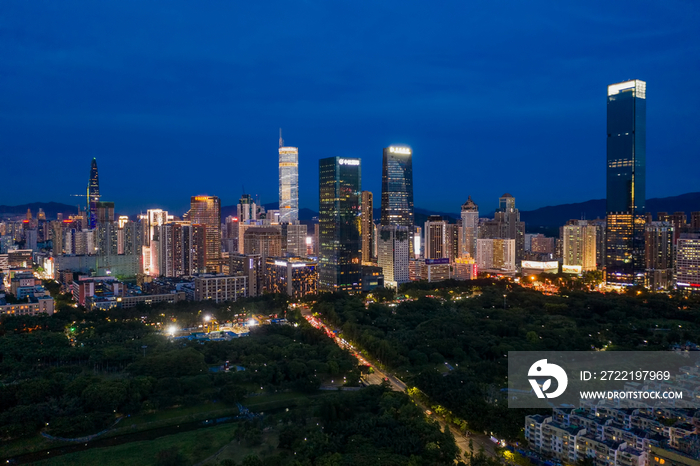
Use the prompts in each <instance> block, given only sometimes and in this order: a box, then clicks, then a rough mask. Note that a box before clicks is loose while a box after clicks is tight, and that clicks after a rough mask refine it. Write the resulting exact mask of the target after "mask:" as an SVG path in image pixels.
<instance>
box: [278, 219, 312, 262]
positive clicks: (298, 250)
mask: <svg viewBox="0 0 700 466" xmlns="http://www.w3.org/2000/svg"><path fill="white" fill-rule="evenodd" d="M279 228H280V230H281V232H282V255H283V256H290V257H306V255H307V254H306V235H307V233H308V230H307V228H306V225H300V224H291V223H282V224H281V225H279Z"/></svg>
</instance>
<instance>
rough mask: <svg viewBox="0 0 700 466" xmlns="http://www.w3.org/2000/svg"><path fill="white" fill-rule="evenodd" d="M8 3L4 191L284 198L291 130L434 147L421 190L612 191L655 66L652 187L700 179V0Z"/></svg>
mask: <svg viewBox="0 0 700 466" xmlns="http://www.w3.org/2000/svg"><path fill="white" fill-rule="evenodd" d="M572 3H573V2H553V1H551V0H550V1H528V2H516V1H510V2H506V1H493V2H477V1H455V2H405V1H380V2H369V1H360V2H357V1H355V2H349V1H318V2H311V1H285V2H241V1H204V2H180V1H172V0H171V1H168V2H144V1H119V2H116V1H109V2H102V1H94V0H92V1H85V2H70V1H60V2H51V1H44V2H40V1H31V2H30V1H8V0H4V1H3V2H2V5H1V6H0V34H1V36H0V44H1V45H0V89H2V90H1V91H0V154H2V155H1V159H2V164H1V165H0V167H1V168H2V175H3V176H2V184H1V186H2V188H1V189H0V204H10V205H14V204H23V203H27V202H36V201H44V202H48V201H56V202H64V203H68V204H77V203H81V204H84V199H81V198H75V197H69V195H70V194H82V193H85V188H86V185H87V181H88V175H89V170H90V161H91V159H92V158H93V157H96V158H97V162H98V166H99V173H100V185H101V186H100V187H101V193H102V195H103V197H102V199H103V200H106V201H114V202H115V203H116V208H117V209H116V210H117V211H118V212H119V213H135V212H138V211H139V210H141V209H146V208H152V207H162V208H167V209H170V210H171V211H173V212H174V213H176V214H178V215H180V214H182V213H183V212H184V211H185V210H187V209H188V204H189V198H190V196H191V195H195V194H210V195H217V196H219V197H221V199H222V203H223V205H230V204H235V203H236V202H237V200H238V198H239V197H240V195H241V193H242V189H243V188H242V187H243V186H245V190H246V191H247V192H248V193H250V194H253V195H255V194H257V195H259V196H260V199H261V201H262V202H263V203H267V202H275V201H276V200H277V183H278V176H277V147H278V143H277V142H278V128H279V127H282V128H283V132H284V139H285V143H286V144H287V145H292V146H298V147H299V153H300V157H299V158H300V176H299V177H300V205H301V206H302V207H308V208H311V209H314V210H317V209H318V160H319V159H320V158H323V157H329V156H345V157H361V158H362V187H363V189H365V190H370V191H372V192H374V193H375V199H379V198H380V193H381V162H382V148H383V147H386V146H388V145H391V144H408V145H410V146H411V147H412V148H413V151H414V155H413V164H414V186H415V204H416V207H423V208H429V209H434V210H436V211H450V212H458V211H459V207H460V205H461V204H462V203H463V202H464V201H465V200H466V198H467V196H468V195H471V196H472V197H473V199H474V200H475V202H476V203H477V204H479V206H480V209H481V210H482V212H490V211H493V209H494V208H495V207H496V206H497V202H498V197H499V196H500V195H502V194H503V193H504V192H509V193H511V194H512V195H514V196H515V197H516V199H517V205H518V207H520V208H521V209H524V210H530V209H534V208H537V207H542V206H545V205H554V204H560V203H567V202H578V201H585V200H588V199H601V198H604V197H605V139H606V130H605V123H606V90H607V85H608V84H611V83H615V82H620V81H624V80H628V79H635V78H636V79H642V80H645V81H647V197H648V198H653V197H665V196H671V195H677V194H682V193H686V192H692V191H700V183H699V182H700V175H699V173H700V169H698V160H700V157H699V154H698V150H699V148H700V130H698V127H699V126H700V116H699V115H700V112H699V110H698V109H700V92H699V91H698V84H699V83H700V26H699V25H700V2H698V1H697V0H685V1H680V0H665V1H642V0H637V1H634V2H627V1H610V0H607V1H586V2H578V5H577V6H573V5H572Z"/></svg>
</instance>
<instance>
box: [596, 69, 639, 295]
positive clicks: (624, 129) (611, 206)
mask: <svg viewBox="0 0 700 466" xmlns="http://www.w3.org/2000/svg"><path fill="white" fill-rule="evenodd" d="M607 113H608V124H607V129H608V131H607V133H608V137H607V218H606V220H607V224H606V257H605V266H606V270H605V277H606V281H607V282H608V283H609V284H617V285H643V284H644V275H645V273H644V271H645V259H644V228H645V223H646V221H645V218H644V209H645V202H646V193H645V188H646V83H645V82H644V81H640V80H632V81H626V82H622V83H618V84H612V85H610V86H608V103H607Z"/></svg>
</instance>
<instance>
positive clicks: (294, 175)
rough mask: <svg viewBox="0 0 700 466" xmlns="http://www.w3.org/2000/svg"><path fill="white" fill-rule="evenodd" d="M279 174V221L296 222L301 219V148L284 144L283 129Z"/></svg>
mask: <svg viewBox="0 0 700 466" xmlns="http://www.w3.org/2000/svg"><path fill="white" fill-rule="evenodd" d="M279 176H280V192H279V201H280V203H279V210H280V218H279V223H294V222H296V221H297V220H299V148H298V147H285V146H284V141H283V140H282V130H281V129H280V148H279Z"/></svg>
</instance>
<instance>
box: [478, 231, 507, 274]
mask: <svg viewBox="0 0 700 466" xmlns="http://www.w3.org/2000/svg"><path fill="white" fill-rule="evenodd" d="M476 263H477V266H478V269H479V271H481V272H491V273H505V274H513V273H515V240H514V239H503V238H491V239H478V240H477V241H476Z"/></svg>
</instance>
